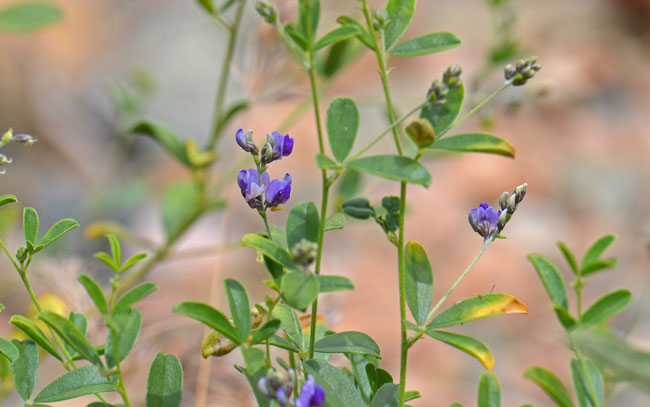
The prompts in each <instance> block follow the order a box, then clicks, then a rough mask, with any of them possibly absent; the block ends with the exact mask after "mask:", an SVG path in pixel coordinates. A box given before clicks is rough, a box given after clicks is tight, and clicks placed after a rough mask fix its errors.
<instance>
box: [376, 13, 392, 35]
mask: <svg viewBox="0 0 650 407" xmlns="http://www.w3.org/2000/svg"><path fill="white" fill-rule="evenodd" d="M389 21H390V19H389V18H388V13H386V12H385V11H384V10H375V12H374V13H373V26H374V28H375V30H377V31H381V30H383V29H384V28H386V26H387V25H388V22H389Z"/></svg>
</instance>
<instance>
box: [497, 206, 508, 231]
mask: <svg viewBox="0 0 650 407" xmlns="http://www.w3.org/2000/svg"><path fill="white" fill-rule="evenodd" d="M508 220H509V219H508V212H506V211H503V212H501V214H500V215H499V220H498V221H497V230H498V232H501V231H502V230H503V228H504V227H505V226H506V223H508ZM498 232H497V233H498Z"/></svg>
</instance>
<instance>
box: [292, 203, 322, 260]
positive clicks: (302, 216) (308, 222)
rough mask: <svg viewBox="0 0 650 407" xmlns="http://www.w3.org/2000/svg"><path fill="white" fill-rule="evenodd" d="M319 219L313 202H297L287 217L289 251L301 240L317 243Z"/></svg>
mask: <svg viewBox="0 0 650 407" xmlns="http://www.w3.org/2000/svg"><path fill="white" fill-rule="evenodd" d="M319 233H320V218H319V217H318V209H316V205H315V204H314V203H313V202H298V203H297V204H296V205H295V206H294V207H293V208H292V209H291V212H289V216H288V217H287V246H288V247H289V248H290V249H293V247H294V246H295V245H296V244H298V243H300V241H301V240H302V239H307V240H308V241H310V242H313V243H316V242H318V236H319Z"/></svg>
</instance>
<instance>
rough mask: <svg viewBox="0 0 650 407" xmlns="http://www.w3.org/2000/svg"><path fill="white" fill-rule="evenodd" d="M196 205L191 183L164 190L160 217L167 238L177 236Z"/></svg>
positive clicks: (179, 184) (182, 183)
mask: <svg viewBox="0 0 650 407" xmlns="http://www.w3.org/2000/svg"><path fill="white" fill-rule="evenodd" d="M198 205H199V197H198V194H197V191H196V187H195V186H194V184H192V183H189V182H178V183H174V184H171V185H170V186H169V187H168V188H167V189H166V190H165V195H164V196H163V201H162V217H163V225H164V227H165V232H166V234H167V238H172V237H174V236H177V235H178V234H179V233H180V232H181V230H183V228H184V226H185V225H186V224H187V223H188V222H190V221H191V220H192V219H193V218H194V217H195V216H196V214H197V207H198ZM118 266H119V265H118Z"/></svg>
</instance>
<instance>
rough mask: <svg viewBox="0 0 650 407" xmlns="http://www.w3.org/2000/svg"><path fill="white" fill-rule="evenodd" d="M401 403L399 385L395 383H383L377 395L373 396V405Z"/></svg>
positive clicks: (386, 405) (387, 405) (396, 404)
mask: <svg viewBox="0 0 650 407" xmlns="http://www.w3.org/2000/svg"><path fill="white" fill-rule="evenodd" d="M398 405H399V386H398V385H396V384H393V383H386V384H384V385H382V386H381V387H380V388H379V390H377V393H376V394H375V397H373V398H372V404H371V407H397V406H398Z"/></svg>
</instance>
